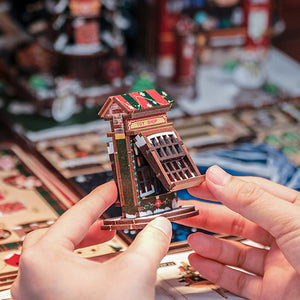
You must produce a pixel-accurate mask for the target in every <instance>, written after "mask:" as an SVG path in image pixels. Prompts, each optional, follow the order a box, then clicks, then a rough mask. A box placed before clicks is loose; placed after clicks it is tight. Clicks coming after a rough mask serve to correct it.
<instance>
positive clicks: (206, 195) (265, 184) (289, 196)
mask: <svg viewBox="0 0 300 300" xmlns="http://www.w3.org/2000/svg"><path fill="white" fill-rule="evenodd" d="M236 178H238V179H240V180H243V181H245V182H252V183H256V184H257V185H259V186H260V187H261V188H263V189H264V190H265V191H266V192H268V193H270V194H272V195H274V196H276V197H279V198H281V199H283V200H286V201H289V202H292V203H295V204H297V205H300V193H299V192H298V191H296V190H294V189H291V188H289V187H286V186H283V185H281V184H278V183H275V182H272V181H270V180H268V179H265V178H261V177H253V176H237V177H236ZM188 192H189V193H190V194H191V195H192V196H194V197H197V198H201V199H206V200H210V201H216V202H218V201H219V199H216V197H215V196H214V195H213V194H212V193H211V192H210V190H209V188H208V187H207V183H206V181H204V182H203V183H201V185H198V186H196V187H192V188H189V189H188Z"/></svg>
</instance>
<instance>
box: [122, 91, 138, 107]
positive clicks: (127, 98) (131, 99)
mask: <svg viewBox="0 0 300 300" xmlns="http://www.w3.org/2000/svg"><path fill="white" fill-rule="evenodd" d="M121 96H122V97H123V98H124V99H125V100H126V101H127V102H128V103H129V104H130V105H132V106H133V107H134V108H135V109H137V110H139V109H143V107H142V105H141V104H139V103H138V102H137V101H136V100H135V99H133V98H132V97H131V96H130V95H129V94H122V95H121Z"/></svg>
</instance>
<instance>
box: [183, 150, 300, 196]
mask: <svg viewBox="0 0 300 300" xmlns="http://www.w3.org/2000/svg"><path fill="white" fill-rule="evenodd" d="M192 158H193V160H194V162H195V164H196V165H197V166H198V168H199V170H200V172H201V174H205V172H206V170H207V169H208V168H209V167H210V166H212V165H215V164H216V165H219V166H220V167H222V168H223V169H224V170H225V171H227V172H228V173H230V174H232V175H235V176H259V177H264V178H267V179H269V180H271V181H274V182H277V183H279V184H282V185H285V186H288V187H290V188H293V189H295V190H298V191H300V170H299V169H298V168H297V167H295V166H294V165H293V164H292V163H291V162H290V161H289V160H288V158H287V157H286V156H285V154H283V153H282V152H281V151H280V150H277V149H274V148H272V147H270V146H269V145H266V144H261V145H255V144H240V145H238V146H236V147H235V148H232V149H228V148H218V149H213V150H209V151H206V152H201V153H197V154H195V155H193V156H192ZM178 197H179V199H182V200H187V199H199V198H195V197H193V196H191V195H190V194H189V193H188V192H187V190H182V191H179V192H178ZM201 200H203V201H207V200H204V199H201ZM208 202H210V201H208Z"/></svg>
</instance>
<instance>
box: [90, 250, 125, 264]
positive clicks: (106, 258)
mask: <svg viewBox="0 0 300 300" xmlns="http://www.w3.org/2000/svg"><path fill="white" fill-rule="evenodd" d="M122 253H123V252H116V253H109V254H105V255H101V256H94V257H90V258H88V260H90V261H95V262H98V263H104V262H107V261H109V260H111V259H113V258H115V257H118V256H119V255H120V254H122Z"/></svg>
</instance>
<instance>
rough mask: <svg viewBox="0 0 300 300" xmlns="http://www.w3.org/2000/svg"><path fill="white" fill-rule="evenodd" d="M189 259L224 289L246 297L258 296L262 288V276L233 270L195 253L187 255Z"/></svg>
mask: <svg viewBox="0 0 300 300" xmlns="http://www.w3.org/2000/svg"><path fill="white" fill-rule="evenodd" d="M189 261H190V264H191V265H192V266H193V267H194V268H195V269H196V270H198V271H199V273H200V274H201V275H202V276H203V277H204V278H206V279H207V280H209V281H211V282H213V283H215V284H217V285H219V286H221V287H223V288H225V289H226V290H228V291H230V292H232V293H234V294H237V295H239V296H242V297H245V298H246V299H259V298H260V297H259V296H260V293H261V288H262V278H261V277H260V276H254V275H250V274H246V273H244V272H241V271H238V270H234V269H232V268H230V267H227V266H225V265H223V264H221V263H219V262H216V261H213V260H210V259H207V258H204V257H202V256H200V255H198V254H196V253H192V254H190V255H189Z"/></svg>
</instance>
